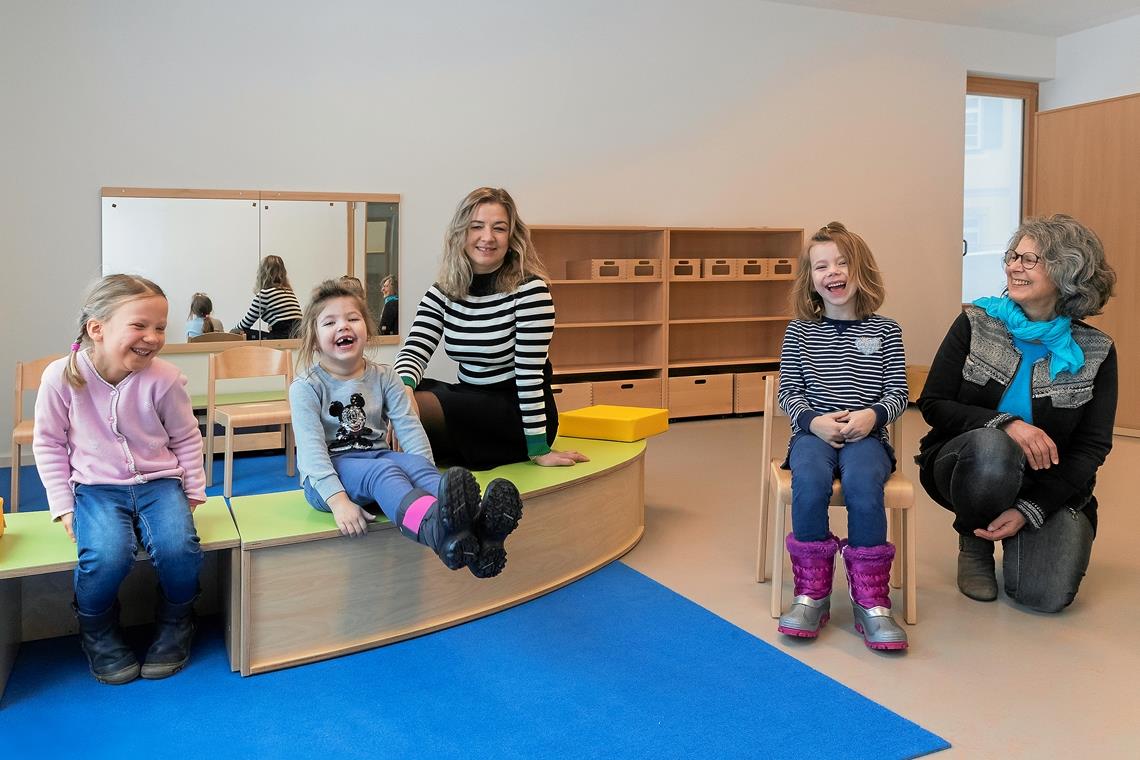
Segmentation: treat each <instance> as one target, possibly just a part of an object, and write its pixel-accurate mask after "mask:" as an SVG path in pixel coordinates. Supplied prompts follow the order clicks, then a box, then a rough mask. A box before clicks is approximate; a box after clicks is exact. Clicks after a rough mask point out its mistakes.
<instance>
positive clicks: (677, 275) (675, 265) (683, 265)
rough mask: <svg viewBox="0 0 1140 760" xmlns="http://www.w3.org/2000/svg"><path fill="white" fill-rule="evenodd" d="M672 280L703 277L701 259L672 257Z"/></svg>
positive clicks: (670, 267)
mask: <svg viewBox="0 0 1140 760" xmlns="http://www.w3.org/2000/svg"><path fill="white" fill-rule="evenodd" d="M669 279H670V280H699V279H701V260H700V259H670V260H669Z"/></svg>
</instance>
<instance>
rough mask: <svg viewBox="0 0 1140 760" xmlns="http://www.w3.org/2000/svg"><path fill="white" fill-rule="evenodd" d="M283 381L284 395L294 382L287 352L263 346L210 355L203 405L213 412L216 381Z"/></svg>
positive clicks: (232, 349) (237, 348)
mask: <svg viewBox="0 0 1140 760" xmlns="http://www.w3.org/2000/svg"><path fill="white" fill-rule="evenodd" d="M278 375H280V376H281V377H282V378H284V387H285V391H286V393H288V391H289V383H291V382H292V381H293V365H292V362H291V361H290V359H289V351H288V350H287V349H280V348H268V347H266V346H257V345H253V346H237V347H235V348H227V349H226V350H225V351H219V352H218V353H214V354H210V373H209V380H208V384H207V390H206V405H207V407H208V408H209V409H213V408H214V398H215V394H216V386H217V381H218V380H237V379H241V378H251V377H276V376H278Z"/></svg>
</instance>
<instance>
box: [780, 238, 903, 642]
mask: <svg viewBox="0 0 1140 760" xmlns="http://www.w3.org/2000/svg"><path fill="white" fill-rule="evenodd" d="M883 296H884V292H883V280H882V277H881V275H880V274H879V269H878V267H877V266H876V265H875V259H874V257H873V256H872V255H871V249H870V248H868V247H867V244H866V243H865V242H863V239H862V238H861V237H859V236H858V235H856V234H855V233H853V232H850V231H848V229H847V228H846V227H844V226H843V225H842V224H840V223H839V222H831V223H830V224H828V225H826V226H825V227H822V228H820V230H819V231H818V232H816V233H815V234H814V235H813V236H812V238H811V242H809V243H808V247H807V250H805V251H804V253H803V254H802V255H801V257H800V271H799V274H798V275H797V278H796V281H795V283H794V285H793V288H792V304H793V307H794V309H795V312H796V317H797V318H796V319H794V320H792V322H791V323H790V324H789V325H788V329H787V332H785V333H784V345H783V348H782V349H781V352H780V392H779V402H780V408H781V409H783V410H784V411H785V412H786V413H787V415H788V417H789V418H790V419H791V422H792V440H791V442H790V443H789V444H788V461H787V462H786V463H785V465H784V466H785V467H790V468H791V470H792V532H791V533H789V534H788V537H787V546H788V554H789V555H790V556H791V558H792V572H793V575H794V576H795V593H796V597H795V599H794V600H793V601H792V608H791V609H790V610H789V611H788V612H787V613H786V614H785V615H783V616H782V617H781V618H780V624H779V630H780V632H781V633H785V634H788V635H789V636H801V637H805V638H814V637H815V636H817V635H819V629H820V628H822V627H823V625H824V624H826V623H827V620H828V618H829V617H830V613H831V581H832V576H833V574H834V567H835V554H836V552H837V551H840V550H842V554H843V559H844V562H845V564H846V566H847V579H848V583H849V585H850V588H851V602H852V613H853V615H854V618H855V628H856V630H858V631H859V632H860V633H861V634H863V639H864V641H865V642H866V644H867V646H868V647H870V648H871V649H905V648H906V646H907V637H906V632H905V631H903V630H902V628H900V627H899V626H898V624H897V623H895V621H894V619H893V618H892V617H891V611H890V608H891V600H890V596H889V595H888V593H889V591H890V587H889V584H888V581H889V580H890V574H891V561H892V560H893V559H894V556H895V547H894V546H893V545H892V544H890V543H888V542H887V516H886V509H885V507H884V504H883V486H884V484H885V483H886V481H887V478H888V477H890V474H891V470H893V469H894V464H895V463H894V452H893V451H892V450H891V445H890V442H889V441H888V440H887V432H886V425H887V423H888V422H890V421H891V420H893V419H896V418H897V417H899V416H900V415H901V414H902V413H903V412H904V411H905V410H906V403H907V387H906V359H905V357H904V355H903V342H902V330H900V329H899V326H898V324H897V323H896V322H895V321H894V320H892V319H888V318H886V317H881V316H879V315H878V314H875V313H874V312H875V309H877V308H879V306H880V305H882V303H883ZM836 477H838V478H839V479H840V481H841V482H842V484H843V494H844V501H845V503H846V505H847V528H848V538H847V539H844V540H843V541H840V540H839V539H838V538H836V537H835V535H833V534H832V533H831V530H830V528H829V527H828V514H827V507H828V504H829V503H830V501H831V486H832V481H833V480H834V479H835V478H836Z"/></svg>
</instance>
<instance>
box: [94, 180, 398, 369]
mask: <svg viewBox="0 0 1140 760" xmlns="http://www.w3.org/2000/svg"><path fill="white" fill-rule="evenodd" d="M399 208H400V196H399V195H393V194H379V193H319V192H318V193H310V192H283V191H269V190H172V189H151V188H125V187H105V188H103V190H102V225H103V234H102V251H103V264H102V271H103V274H110V273H114V272H127V273H131V274H139V275H142V276H143V277H147V278H149V279H151V280H154V281H155V282H156V283H158V284H159V285H160V286H161V287H162V289H163V290H164V291H166V294H167V297H168V299H169V301H170V319H169V326H168V329H167V346H168V347H167V349H166V350H167V351H170V350H172V349H173V350H174V351H175V352H180V351H186V352H195V351H212V350H218V349H219V348H223V347H229V346H232V345H233V343H230V342H229V341H228V340H226V342H224V343H223V342H218V341H219V339H220V338H222V336H221V335H220V334H218V335H213V336H211V337H207V338H199V339H196V340H194V341H193V342H190V341H188V339H187V333H186V322H187V320H188V316H189V314H190V306H191V301H192V299H193V297H194V295H195V294H196V293H205V294H206V295H208V296H209V298H210V301H211V302H212V304H213V312H212V314H213V317H214V318H215V319H216V320H218V321H220V322H221V325H222V331H223V332H224V331H229V330H231V329H233V328H235V327H237V326H238V323H239V321H240V320H241V319H242V318H243V317H245V315H246V313H247V311H248V309H249V307H250V304H251V302H252V301H253V297H254V294H255V282H256V277H257V271H258V267H259V266H260V264H261V261H262V259H264V258H265V257H266V256H270V255H273V256H280V257H281V259H282V260H283V261H284V263H285V268H286V271H287V272H288V277H289V282H290V285H291V286H292V288H293V291H294V292H295V293H296V294H297V298H298V300H299V301H300V302H301V305H302V307H304V304H305V302H306V301H307V300H308V297H309V293H310V292H311V291H312V289H313V287H314V286H315V285H317V283H319V282H320V281H322V280H326V279H330V278H331V279H335V278H337V277H341V276H343V275H351V276H353V277H356V278H357V279H359V280H361V282H362V284H363V285H364V289H365V297H366V300H367V302H368V308H369V310H370V311H371V312H372V313H373V315H374V316H375V317H376V318H377V320H378V321H379V319H380V316H381V315H382V313H383V311H384V305H385V298H386V296H385V292H387V290H394V289H393V288H392V286H391V285H389V287H388V288H387V289H385V285H384V283H385V280H386V279H387V278H388V277H389V276H391V277H392V278H393V279H392V281H393V282H395V283H396V284H397V286H398V282H399V279H398V275H399ZM392 295H396V293H395V292H392ZM394 310H395V309H394ZM396 311H398V310H396ZM254 330H255V331H259V332H260V331H264V332H265V333H268V330H269V326H268V325H265V324H263V323H258V324H255V325H254ZM207 335H208V334H207ZM234 339H238V336H234ZM377 342H378V343H382V344H383V343H398V342H399V329H398V326H397V327H395V328H394V329H393V330H392V331H391V332H390V334H388V335H385V336H381V337H380V338H379V339H378V340H377ZM296 343H297V341H296V340H279V341H273V344H274V345H281V346H290V345H296ZM180 344H181V345H180Z"/></svg>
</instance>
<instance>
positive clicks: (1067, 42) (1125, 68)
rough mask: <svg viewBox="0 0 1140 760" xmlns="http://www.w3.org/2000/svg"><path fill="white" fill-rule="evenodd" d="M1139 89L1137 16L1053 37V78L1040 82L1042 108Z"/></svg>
mask: <svg viewBox="0 0 1140 760" xmlns="http://www.w3.org/2000/svg"><path fill="white" fill-rule="evenodd" d="M1137 92H1140V15H1136V16H1132V17H1130V18H1126V19H1122V20H1120V21H1115V22H1113V23H1111V24H1105V25H1104V26H1098V27H1095V28H1093V29H1086V30H1084V31H1083V32H1077V33H1075V34H1069V35H1066V36H1064V37H1060V38H1058V40H1057V74H1056V78H1055V79H1053V80H1051V81H1048V82H1044V83H1042V85H1041V96H1040V102H1039V105H1038V107H1039V108H1040V109H1041V110H1042V111H1049V110H1052V109H1054V108H1063V107H1065V106H1072V105H1077V104H1079V103H1090V102H1092V101H1094V100H1105V99H1106V98H1115V97H1118V96H1120V95H1131V94H1133V93H1137Z"/></svg>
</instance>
